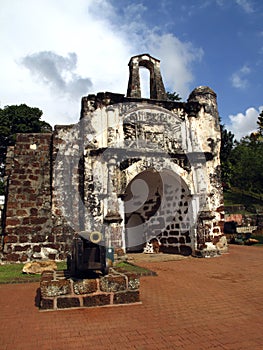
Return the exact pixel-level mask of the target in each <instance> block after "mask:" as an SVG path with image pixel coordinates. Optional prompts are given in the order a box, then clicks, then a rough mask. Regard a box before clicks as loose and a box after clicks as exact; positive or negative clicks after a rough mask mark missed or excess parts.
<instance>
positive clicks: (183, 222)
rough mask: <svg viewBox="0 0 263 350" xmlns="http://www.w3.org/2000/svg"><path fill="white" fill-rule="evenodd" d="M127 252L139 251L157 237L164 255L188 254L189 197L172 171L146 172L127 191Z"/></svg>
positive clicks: (190, 244) (190, 247)
mask: <svg viewBox="0 0 263 350" xmlns="http://www.w3.org/2000/svg"><path fill="white" fill-rule="evenodd" d="M124 207H125V235H126V250H127V251H128V252H141V251H143V247H144V245H145V243H146V242H147V241H150V240H151V239H153V238H157V239H158V240H159V242H160V244H161V247H160V250H161V251H162V252H165V253H175V254H183V255H190V254H191V253H192V250H193V248H194V247H193V244H194V237H193V235H194V230H193V224H192V222H191V219H192V217H193V215H192V204H191V196H190V191H189V189H188V187H187V186H186V184H185V182H184V181H183V180H182V179H181V178H180V176H178V175H177V174H175V173H173V172H172V171H168V170H163V171H161V172H157V171H155V170H154V169H148V170H145V171H143V172H141V173H139V174H138V175H137V176H135V177H134V178H133V180H131V182H130V183H129V184H128V186H127V188H126V196H125V200H124Z"/></svg>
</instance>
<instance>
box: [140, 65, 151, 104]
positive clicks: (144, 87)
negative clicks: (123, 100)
mask: <svg viewBox="0 0 263 350" xmlns="http://www.w3.org/2000/svg"><path fill="white" fill-rule="evenodd" d="M139 73H140V86H141V97H142V98H151V96H150V93H151V92H150V90H151V89H150V77H151V73H150V70H149V69H148V68H146V67H144V66H142V67H140V68H139Z"/></svg>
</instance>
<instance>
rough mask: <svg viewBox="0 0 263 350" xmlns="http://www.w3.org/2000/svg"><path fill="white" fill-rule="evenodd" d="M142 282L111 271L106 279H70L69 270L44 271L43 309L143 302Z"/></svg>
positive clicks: (41, 294)
mask: <svg viewBox="0 0 263 350" xmlns="http://www.w3.org/2000/svg"><path fill="white" fill-rule="evenodd" d="M139 287H140V280H139V278H138V276H137V275H136V274H134V273H118V272H117V271H115V270H113V269H111V270H110V273H109V274H108V275H106V276H99V277H96V278H89V279H77V278H71V277H70V276H69V274H68V272H67V271H54V272H50V271H47V272H43V274H42V277H41V281H40V310H60V309H69V308H86V307H96V306H115V305H120V304H134V303H136V304H137V303H140V294H139Z"/></svg>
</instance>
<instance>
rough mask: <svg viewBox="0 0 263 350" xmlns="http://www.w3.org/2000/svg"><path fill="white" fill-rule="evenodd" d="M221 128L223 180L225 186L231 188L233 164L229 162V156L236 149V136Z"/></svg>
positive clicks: (222, 126)
mask: <svg viewBox="0 0 263 350" xmlns="http://www.w3.org/2000/svg"><path fill="white" fill-rule="evenodd" d="M220 128H221V149H220V160H221V179H222V183H223V184H224V186H226V187H229V186H230V183H231V174H232V164H231V162H230V160H229V156H230V154H231V152H232V150H233V147H234V137H235V135H234V134H233V133H232V132H231V131H228V130H227V129H226V128H225V126H224V125H220Z"/></svg>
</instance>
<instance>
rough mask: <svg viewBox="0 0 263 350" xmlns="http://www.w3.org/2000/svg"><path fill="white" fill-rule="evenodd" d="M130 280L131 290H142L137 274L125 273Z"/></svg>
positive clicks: (129, 286)
mask: <svg viewBox="0 0 263 350" xmlns="http://www.w3.org/2000/svg"><path fill="white" fill-rule="evenodd" d="M125 275H126V276H127V279H128V288H129V289H131V290H135V289H139V288H140V279H139V277H138V275H137V274H135V273H132V272H127V273H125Z"/></svg>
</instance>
